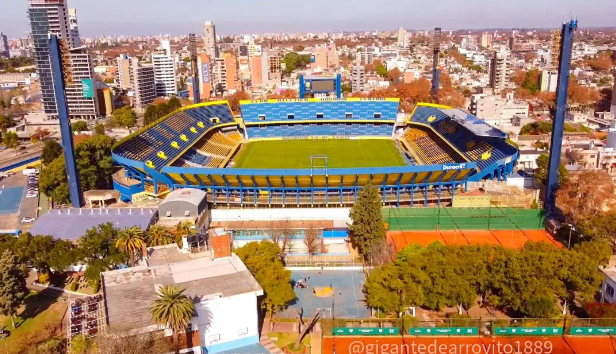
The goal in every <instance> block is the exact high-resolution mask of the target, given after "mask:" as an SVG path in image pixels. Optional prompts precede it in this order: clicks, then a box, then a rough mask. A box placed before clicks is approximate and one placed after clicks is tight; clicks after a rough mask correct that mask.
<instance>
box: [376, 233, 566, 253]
mask: <svg viewBox="0 0 616 354" xmlns="http://www.w3.org/2000/svg"><path fill="white" fill-rule="evenodd" d="M387 239H388V243H389V244H390V245H393V246H394V248H395V251H396V252H398V251H400V250H401V249H403V248H404V247H406V246H407V245H409V244H412V243H417V244H420V245H422V246H428V245H429V244H431V243H433V242H435V241H439V242H441V243H444V244H446V245H458V246H461V245H486V244H487V245H495V246H503V247H506V248H512V249H520V248H522V247H523V246H524V244H525V243H526V242H529V241H531V242H546V243H549V244H552V245H554V246H556V247H559V248H560V247H563V245H562V244H561V243H560V242H558V241H556V240H555V239H554V238H553V237H552V236H551V235H550V234H549V233H548V232H547V231H544V230H443V231H389V232H387Z"/></svg>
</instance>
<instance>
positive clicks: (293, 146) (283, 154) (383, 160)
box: [233, 139, 405, 169]
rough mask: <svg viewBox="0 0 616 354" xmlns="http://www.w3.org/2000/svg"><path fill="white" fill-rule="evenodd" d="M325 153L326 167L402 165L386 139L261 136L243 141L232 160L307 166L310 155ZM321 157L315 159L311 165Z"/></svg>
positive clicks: (256, 165) (254, 164)
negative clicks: (283, 138) (268, 137)
mask: <svg viewBox="0 0 616 354" xmlns="http://www.w3.org/2000/svg"><path fill="white" fill-rule="evenodd" d="M315 155H327V160H328V168H352V167H390V166H404V165H405V162H404V159H403V158H402V155H400V152H399V151H398V149H397V148H396V145H395V144H394V142H393V140H390V139H366V140H349V139H328V140H320V139H302V140H263V141H252V142H248V143H246V144H244V145H243V146H242V148H241V150H240V151H239V152H238V154H237V155H236V156H235V158H234V159H233V161H234V162H235V165H234V166H233V167H235V168H271V169H284V168H298V169H299V168H310V156H315ZM324 163H325V162H324V161H323V160H322V159H315V161H314V164H315V166H314V167H315V168H323V167H324V166H323V165H324Z"/></svg>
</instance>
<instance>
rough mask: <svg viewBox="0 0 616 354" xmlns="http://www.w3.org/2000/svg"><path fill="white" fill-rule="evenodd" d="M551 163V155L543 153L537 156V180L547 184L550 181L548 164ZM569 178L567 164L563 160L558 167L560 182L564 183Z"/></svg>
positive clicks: (560, 183)
mask: <svg viewBox="0 0 616 354" xmlns="http://www.w3.org/2000/svg"><path fill="white" fill-rule="evenodd" d="M549 165H550V155H548V154H541V155H539V157H538V158H537V169H536V170H535V179H536V180H537V182H539V183H542V184H546V183H547V181H548V166H549ZM568 179H569V172H568V171H567V168H566V167H565V165H564V164H563V163H562V162H561V163H560V165H559V167H558V184H559V185H561V186H562V185H563V184H564V183H565V182H567V180H568Z"/></svg>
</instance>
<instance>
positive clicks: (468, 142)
mask: <svg viewBox="0 0 616 354" xmlns="http://www.w3.org/2000/svg"><path fill="white" fill-rule="evenodd" d="M449 111H450V110H448V111H444V110H442V109H440V108H435V107H428V106H417V108H416V109H415V112H414V113H413V115H412V116H411V122H417V123H422V124H426V125H429V126H431V127H432V128H433V129H434V130H435V131H436V132H437V133H438V134H440V135H441V136H442V137H443V138H445V139H447V140H448V141H450V142H451V143H452V144H453V145H454V146H455V147H456V148H457V149H458V150H460V152H462V153H463V154H465V155H466V156H467V157H468V158H469V159H471V160H472V161H477V163H478V167H479V168H480V169H484V168H487V167H489V166H490V165H492V164H494V163H497V162H499V161H501V160H504V159H506V158H508V157H511V156H513V155H515V154H516V153H517V150H516V148H515V147H513V146H511V145H509V144H508V143H507V142H506V141H505V139H503V138H499V137H495V136H494V135H497V136H498V135H500V134H497V133H498V132H500V131H498V129H495V128H492V127H489V126H487V125H486V124H485V123H483V121H481V120H478V119H476V118H474V117H473V121H472V125H477V126H478V125H486V128H485V129H479V128H477V129H475V130H477V131H486V135H490V136H480V135H477V134H476V132H474V131H471V130H469V128H468V127H467V126H466V125H464V124H461V123H459V122H457V121H456V120H454V119H453V118H452V117H450V116H449V115H448V114H447V113H446V112H449ZM469 117H470V116H469ZM465 119H466V118H465ZM501 133H502V132H501Z"/></svg>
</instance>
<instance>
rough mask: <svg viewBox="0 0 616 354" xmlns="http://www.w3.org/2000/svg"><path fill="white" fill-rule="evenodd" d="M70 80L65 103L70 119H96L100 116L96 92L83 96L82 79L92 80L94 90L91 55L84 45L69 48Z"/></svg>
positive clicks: (94, 89)
mask: <svg viewBox="0 0 616 354" xmlns="http://www.w3.org/2000/svg"><path fill="white" fill-rule="evenodd" d="M70 58H71V75H72V78H73V80H72V82H71V83H69V84H68V85H66V103H67V104H68V112H69V117H70V118H71V119H96V118H97V117H99V116H100V107H99V105H98V97H97V95H96V94H94V95H93V97H92V98H88V97H85V96H84V90H83V82H82V81H83V80H92V81H91V84H92V85H93V87H92V90H93V91H94V92H96V85H97V83H96V82H95V81H94V80H93V79H92V78H93V77H94V65H93V63H92V56H91V55H90V53H89V52H88V50H87V48H86V47H79V48H71V49H70Z"/></svg>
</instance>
